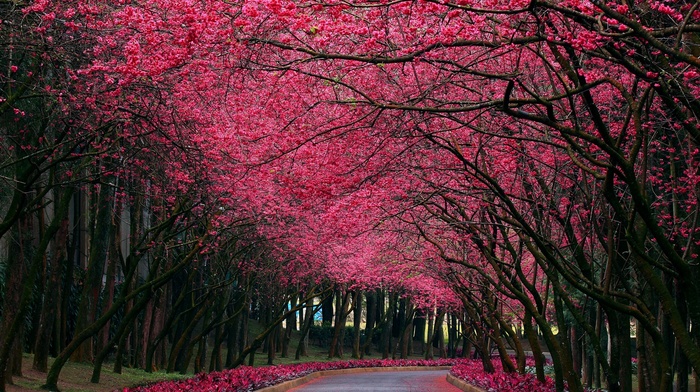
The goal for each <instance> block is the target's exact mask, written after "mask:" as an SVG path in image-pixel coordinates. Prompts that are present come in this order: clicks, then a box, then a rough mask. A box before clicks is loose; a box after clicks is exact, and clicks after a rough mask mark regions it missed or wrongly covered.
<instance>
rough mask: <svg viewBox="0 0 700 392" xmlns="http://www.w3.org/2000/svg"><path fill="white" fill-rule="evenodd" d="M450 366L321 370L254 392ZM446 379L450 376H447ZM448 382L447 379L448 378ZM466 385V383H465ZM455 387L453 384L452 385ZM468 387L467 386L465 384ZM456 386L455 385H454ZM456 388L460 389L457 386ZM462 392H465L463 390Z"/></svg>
mask: <svg viewBox="0 0 700 392" xmlns="http://www.w3.org/2000/svg"><path fill="white" fill-rule="evenodd" d="M450 369H452V366H395V367H368V368H352V369H334V370H321V371H318V372H313V373H309V374H307V375H306V376H303V377H299V378H295V379H294V380H289V381H285V382H283V383H280V384H276V385H271V386H269V387H265V388H262V389H256V390H255V391H256V392H286V391H288V390H290V389H292V388H295V387H298V386H299V385H302V384H306V383H307V382H309V381H311V380H313V379H315V378H319V377H323V376H332V375H338V374H352V373H374V372H402V371H403V372H409V371H416V370H450ZM447 375H448V377H449V376H450V374H449V373H448V374H447ZM448 381H449V378H448ZM465 384H466V383H465ZM452 385H455V384H452ZM467 385H469V384H467ZM455 386H456V385H455ZM457 388H460V387H459V386H457ZM463 391H465V390H464V389H463ZM466 391H467V392H482V390H481V389H477V390H466Z"/></svg>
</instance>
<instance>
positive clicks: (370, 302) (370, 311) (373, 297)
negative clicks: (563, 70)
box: [360, 291, 377, 358]
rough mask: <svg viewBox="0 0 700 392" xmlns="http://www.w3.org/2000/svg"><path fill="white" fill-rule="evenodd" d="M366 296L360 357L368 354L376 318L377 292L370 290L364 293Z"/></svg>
mask: <svg viewBox="0 0 700 392" xmlns="http://www.w3.org/2000/svg"><path fill="white" fill-rule="evenodd" d="M366 298H367V323H366V324H365V343H364V344H363V345H362V349H361V350H360V358H364V357H365V354H367V355H369V354H370V353H371V349H372V339H373V338H374V326H375V324H376V320H377V292H376V291H370V292H368V293H367V294H366Z"/></svg>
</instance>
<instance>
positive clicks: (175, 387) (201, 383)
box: [123, 359, 467, 392]
mask: <svg viewBox="0 0 700 392" xmlns="http://www.w3.org/2000/svg"><path fill="white" fill-rule="evenodd" d="M466 362H467V361H466V360H464V359H436V360H430V361H428V360H388V359H383V360H377V359H373V360H353V361H336V362H307V363H299V364H293V365H279V366H268V367H249V366H241V367H238V368H235V369H231V370H225V371H222V372H214V373H202V374H198V375H196V376H195V377H192V378H189V379H186V380H173V381H164V382H159V383H155V384H149V385H144V386H138V387H133V388H124V390H123V392H166V391H167V392H171V391H205V392H214V391H216V392H243V391H254V390H256V389H260V388H264V387H268V386H271V385H275V384H279V383H282V382H284V381H289V380H293V379H296V378H299V377H303V376H305V375H307V374H310V373H313V372H318V371H322V370H336V369H353V368H364V367H405V366H454V365H458V364H463V363H466Z"/></svg>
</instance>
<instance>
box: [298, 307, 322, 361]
mask: <svg viewBox="0 0 700 392" xmlns="http://www.w3.org/2000/svg"><path fill="white" fill-rule="evenodd" d="M317 311H318V308H315V309H314V305H313V301H309V303H308V304H307V305H306V312H304V325H303V326H302V328H301V336H300V337H299V345H297V351H296V353H295V354H294V359H295V360H297V361H298V360H299V359H300V358H301V357H302V356H307V355H308V353H307V351H306V349H307V343H308V341H309V329H311V325H312V324H313V321H314V315H315V314H316V312H317Z"/></svg>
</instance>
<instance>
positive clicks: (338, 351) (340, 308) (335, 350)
mask: <svg viewBox="0 0 700 392" xmlns="http://www.w3.org/2000/svg"><path fill="white" fill-rule="evenodd" d="M335 295H336V309H335V325H334V326H333V338H332V339H331V346H330V349H329V351H328V358H333V357H336V356H338V357H341V358H342V356H343V341H342V335H343V331H344V329H345V319H346V318H347V316H348V307H349V306H350V295H351V292H350V291H347V292H346V293H345V295H342V293H341V292H340V290H338V291H337V292H336V294H335Z"/></svg>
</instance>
